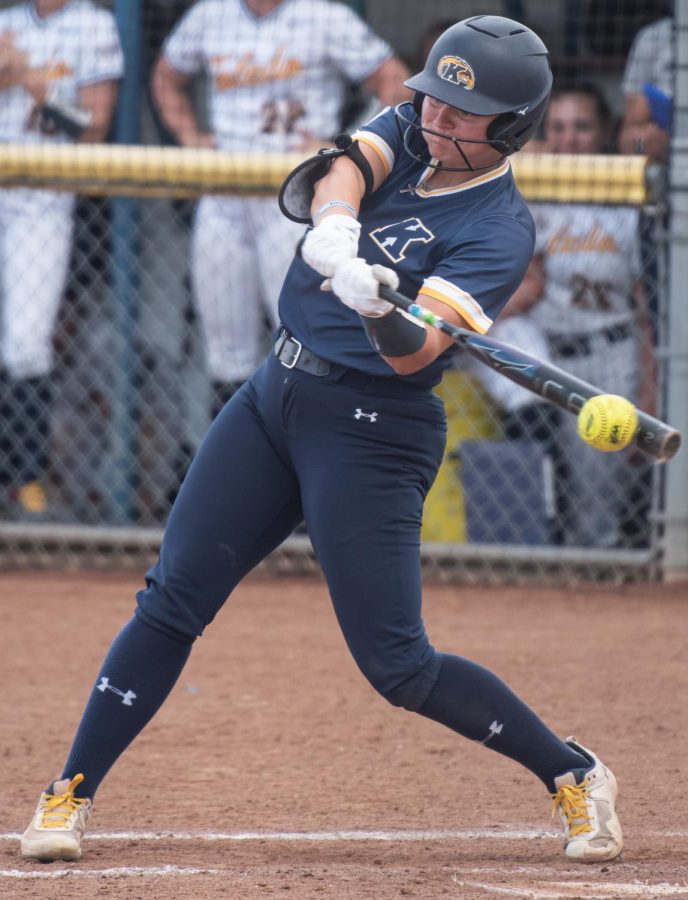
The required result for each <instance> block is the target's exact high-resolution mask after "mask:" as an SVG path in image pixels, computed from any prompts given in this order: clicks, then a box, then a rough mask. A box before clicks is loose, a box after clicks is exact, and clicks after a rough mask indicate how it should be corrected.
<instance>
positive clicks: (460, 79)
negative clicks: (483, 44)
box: [437, 56, 475, 91]
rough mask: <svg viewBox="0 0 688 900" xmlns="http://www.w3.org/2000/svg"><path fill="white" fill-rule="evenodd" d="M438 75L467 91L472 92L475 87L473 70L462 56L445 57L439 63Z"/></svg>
mask: <svg viewBox="0 0 688 900" xmlns="http://www.w3.org/2000/svg"><path fill="white" fill-rule="evenodd" d="M437 74H438V75H439V76H440V78H442V79H444V81H449V82H450V83H451V84H460V85H461V86H462V87H464V88H465V89H466V90H467V91H472V90H473V87H474V86H475V75H474V74H473V69H472V68H471V67H470V65H469V64H468V63H467V62H466V60H465V59H461V57H460V56H443V57H442V59H441V60H440V61H439V62H438V63H437Z"/></svg>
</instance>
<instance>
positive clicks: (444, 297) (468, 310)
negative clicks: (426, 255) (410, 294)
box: [421, 275, 492, 334]
mask: <svg viewBox="0 0 688 900" xmlns="http://www.w3.org/2000/svg"><path fill="white" fill-rule="evenodd" d="M421 293H423V294H427V295H428V297H432V298H433V299H435V300H439V301H440V303H446V304H447V306H451V308H452V309H454V310H456V312H457V313H458V314H459V315H460V316H461V318H462V319H465V320H466V322H468V324H469V325H470V326H471V328H473V329H474V330H475V331H477V332H478V334H485V333H486V332H487V331H488V330H489V328H490V325H492V319H491V318H490V317H489V316H488V315H486V314H485V312H484V311H483V309H482V307H481V306H480V304H479V303H477V302H476V301H475V300H474V299H473V297H471V295H470V294H467V293H466V291H462V290H461V288H458V287H456V285H454V284H452V283H451V282H450V281H445V279H444V278H439V277H438V276H436V275H431V276H430V277H429V278H426V279H425V281H424V282H423V287H422V288H421Z"/></svg>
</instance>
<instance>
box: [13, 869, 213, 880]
mask: <svg viewBox="0 0 688 900" xmlns="http://www.w3.org/2000/svg"><path fill="white" fill-rule="evenodd" d="M217 874H218V870H217V869H185V868H182V867H181V866H119V867H117V868H114V869H50V870H49V871H46V872H37V871H35V870H32V871H30V872H25V871H23V870H22V869H0V878H17V879H27V878H66V877H68V876H70V877H81V878H122V877H123V876H141V875H148V876H160V875H217Z"/></svg>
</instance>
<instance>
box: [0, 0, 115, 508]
mask: <svg viewBox="0 0 688 900" xmlns="http://www.w3.org/2000/svg"><path fill="white" fill-rule="evenodd" d="M123 65H124V64H123V58H122V52H121V48H120V44H119V38H118V35H117V30H116V27H115V22H114V19H113V17H112V15H111V14H110V13H109V12H107V11H105V10H103V9H101V8H99V7H97V6H96V5H95V4H94V3H92V2H90V0H72V2H69V0H28V2H24V3H21V4H18V5H16V6H13V7H10V8H9V9H4V10H0V110H1V114H0V141H2V142H4V143H32V144H35V143H65V142H84V143H93V142H98V141H103V140H105V138H106V136H107V133H108V130H109V127H110V122H111V118H112V113H113V109H114V106H115V101H116V94H117V80H118V79H119V78H120V77H121V76H122V74H123ZM73 207H74V197H73V196H72V195H69V194H61V193H56V192H53V191H42V190H29V189H25V188H17V189H5V190H0V289H1V298H2V338H1V343H0V362H1V364H2V370H3V371H2V384H1V385H0V405H1V407H2V421H3V430H2V437H1V438H0V442H1V443H0V467H1V468H2V470H3V471H2V475H3V480H4V482H5V484H6V485H9V497H10V499H11V501H12V503H13V504H14V505H15V511H16V514H17V515H18V516H20V517H24V516H30V517H34V516H42V515H44V514H45V513H46V510H47V500H46V494H45V484H44V482H45V473H46V466H47V444H48V431H49V410H50V404H51V402H52V394H53V390H52V385H51V371H52V368H53V364H54V360H53V346H52V339H53V332H54V328H55V322H56V319H57V315H58V311H59V306H60V301H61V297H62V293H63V290H64V287H65V282H66V279H67V273H68V267H69V260H70V253H71V246H72V211H73Z"/></svg>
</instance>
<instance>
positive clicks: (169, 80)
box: [152, 59, 213, 147]
mask: <svg viewBox="0 0 688 900" xmlns="http://www.w3.org/2000/svg"><path fill="white" fill-rule="evenodd" d="M187 86H188V78H183V77H181V76H179V74H178V73H176V72H175V71H174V70H173V69H172V67H171V66H170V64H169V63H168V62H167V61H166V60H165V59H161V60H160V62H159V63H158V65H157V66H156V68H155V70H154V72H153V80H152V89H153V98H154V100H155V104H156V106H157V108H158V111H159V112H160V117H161V118H162V120H163V122H164V124H165V127H166V128H167V129H169V131H170V132H171V133H172V134H173V135H174V137H175V138H176V139H177V141H178V142H179V143H180V144H181V145H182V147H211V146H213V138H212V135H209V134H208V133H206V132H203V131H201V129H200V128H199V127H198V119H197V118H196V112H195V110H194V108H193V105H192V103H191V99H190V98H189V95H188V93H187Z"/></svg>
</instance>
